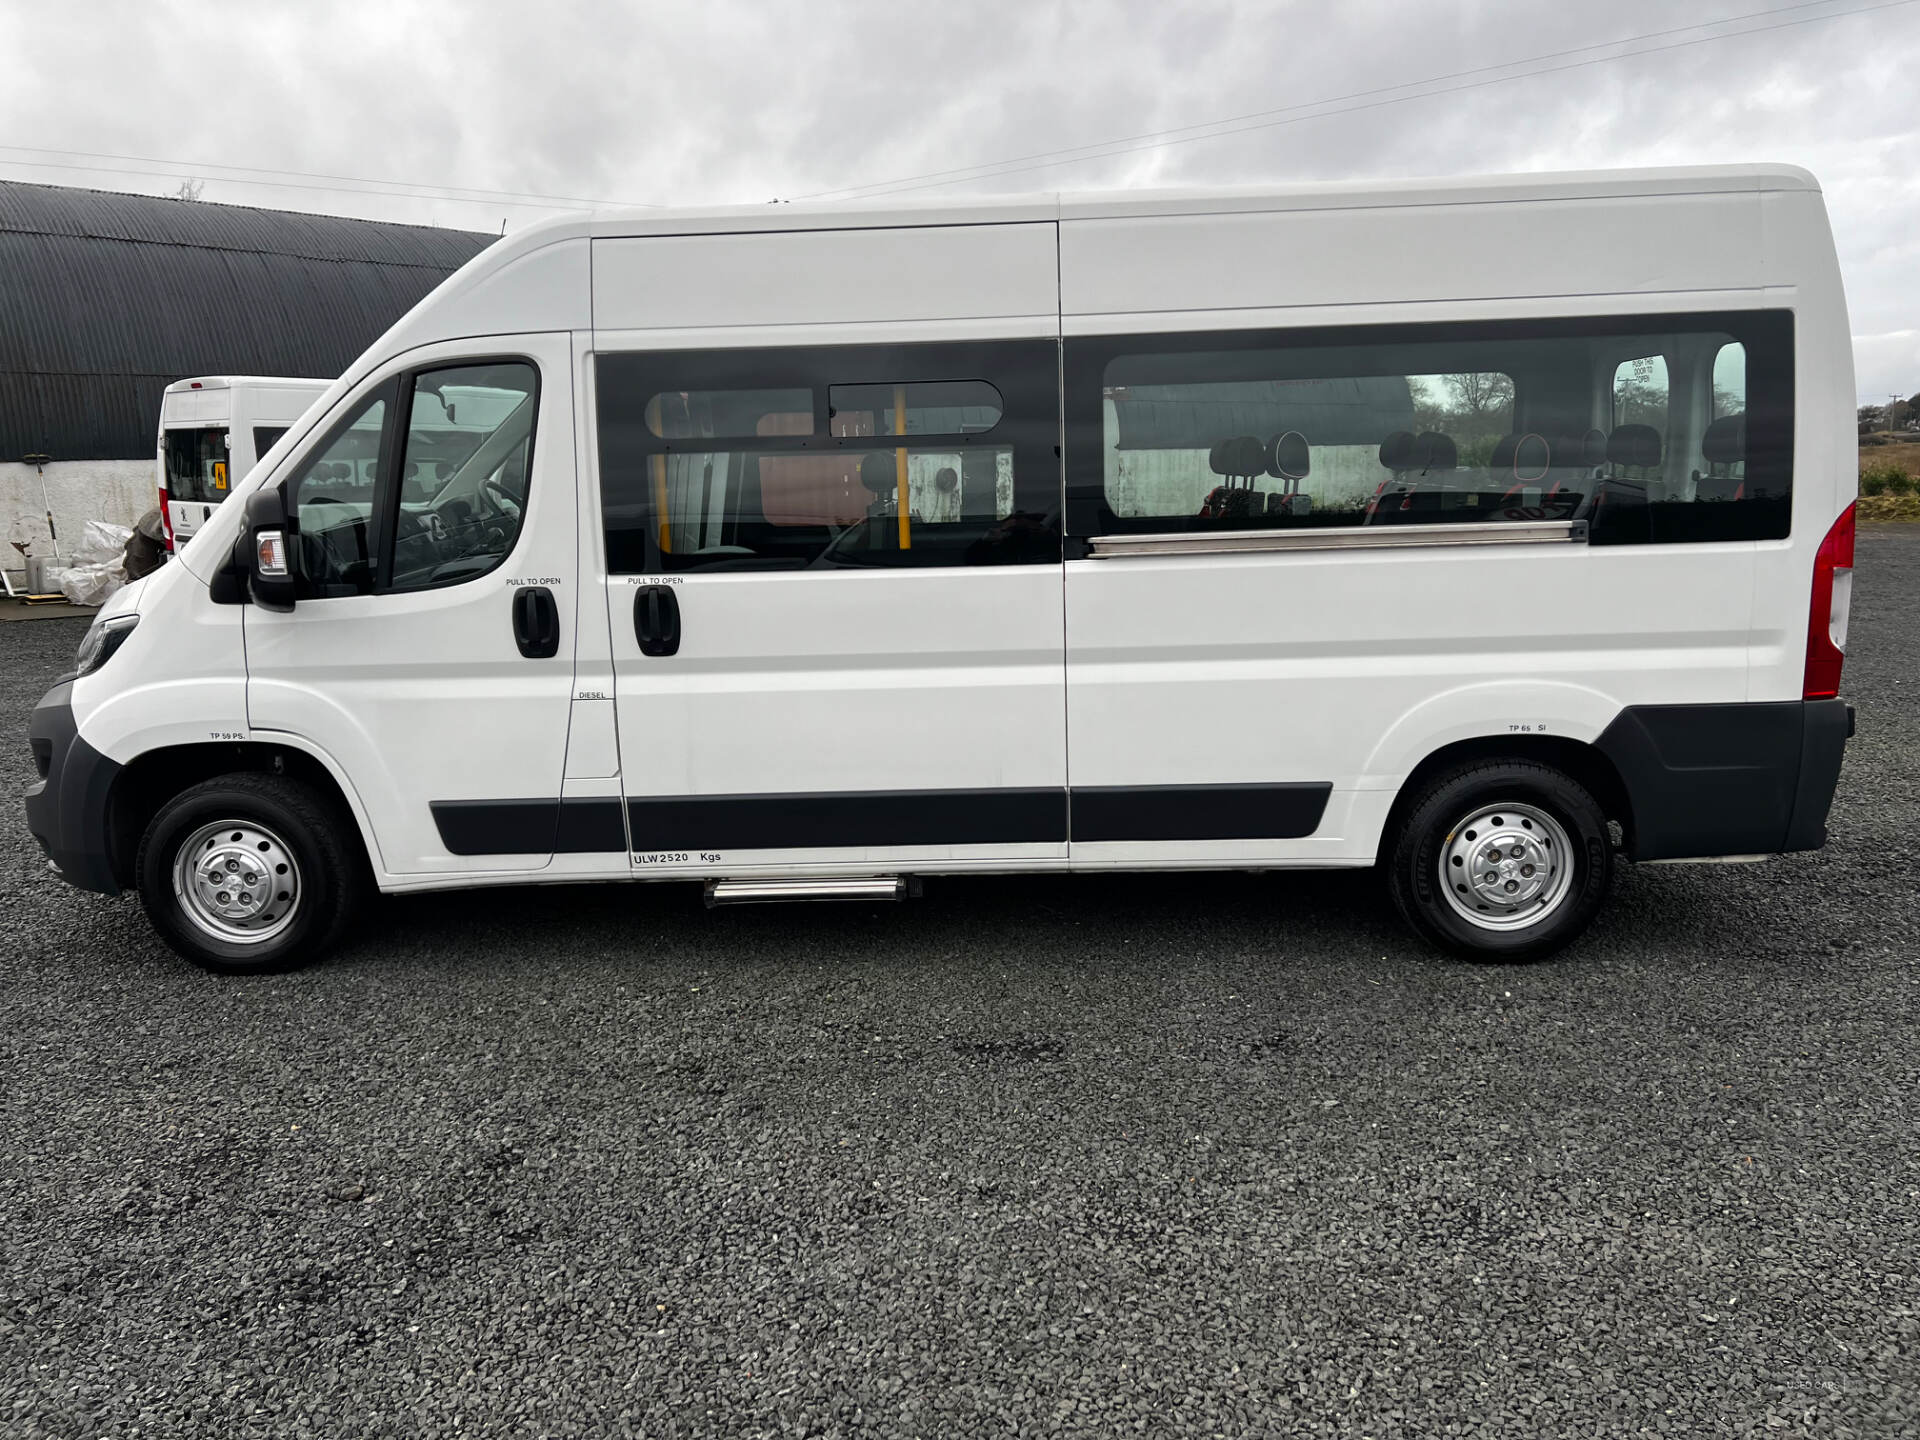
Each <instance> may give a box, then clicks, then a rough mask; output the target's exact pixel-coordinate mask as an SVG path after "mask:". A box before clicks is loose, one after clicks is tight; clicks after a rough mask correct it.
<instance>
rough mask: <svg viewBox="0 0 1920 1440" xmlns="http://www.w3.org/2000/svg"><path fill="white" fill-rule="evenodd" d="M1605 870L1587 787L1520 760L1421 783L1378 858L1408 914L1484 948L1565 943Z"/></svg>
mask: <svg viewBox="0 0 1920 1440" xmlns="http://www.w3.org/2000/svg"><path fill="white" fill-rule="evenodd" d="M1612 873H1613V845H1612V840H1611V838H1610V836H1609V835H1608V833H1607V817H1606V815H1605V813H1604V812H1603V811H1602V810H1601V809H1600V806H1599V805H1598V803H1596V802H1595V800H1594V798H1593V796H1592V795H1590V794H1588V793H1587V791H1586V789H1585V788H1584V787H1583V786H1581V785H1580V784H1579V783H1578V782H1577V781H1575V780H1573V779H1572V778H1571V777H1569V776H1567V775H1565V774H1562V773H1561V772H1560V771H1558V770H1555V769H1553V768H1552V767H1551V766H1547V765H1537V764H1534V763H1533V762H1532V761H1526V760H1492V761H1479V762H1476V763H1473V764H1469V765H1463V766H1461V767H1460V768H1459V769H1457V770H1453V771H1450V772H1449V773H1447V774H1445V775H1442V776H1440V777H1438V778H1437V779H1435V780H1434V781H1432V782H1431V783H1430V784H1428V785H1426V786H1425V787H1424V788H1423V789H1422V790H1421V791H1420V793H1419V794H1418V795H1416V796H1415V797H1414V799H1413V802H1412V804H1411V805H1410V806H1409V807H1408V810H1407V813H1406V817H1405V819H1404V820H1403V821H1402V822H1401V825H1400V829H1399V832H1398V833H1397V834H1396V835H1395V837H1394V841H1393V847H1392V850H1391V851H1390V853H1389V857H1388V862H1387V878H1388V884H1389V886H1390V887H1391V888H1392V891H1393V899H1394V903H1395V904H1396V905H1397V906H1399V908H1400V913H1401V914H1402V915H1404V916H1405V917H1406V918H1407V921H1408V923H1409V924H1411V925H1412V926H1413V928H1414V929H1415V930H1418V931H1419V932H1420V934H1421V935H1423V936H1425V937H1426V938H1427V939H1428V940H1430V941H1432V942H1433V943H1434V944H1436V945H1438V946H1440V947H1441V948H1442V949H1445V950H1449V951H1451V952H1453V953H1454V954H1456V955H1463V956H1466V957H1468V958H1470V959H1482V960H1537V959H1540V958H1541V957H1543V956H1546V955H1551V954H1553V953H1554V951H1556V950H1559V949H1560V948H1561V947H1562V946H1565V945H1567V944H1570V943H1571V942H1572V941H1573V940H1574V939H1575V938H1577V937H1578V936H1579V934H1580V932H1581V931H1583V930H1585V929H1586V928H1587V925H1588V924H1589V923H1590V922H1591V921H1592V919H1593V917H1594V915H1595V913H1596V912H1597V911H1598V910H1599V909H1600V904H1601V901H1603V900H1604V899H1605V898H1606V894H1607V885H1608V883H1609V881H1610V880H1611V878H1612Z"/></svg>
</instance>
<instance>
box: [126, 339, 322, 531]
mask: <svg viewBox="0 0 1920 1440" xmlns="http://www.w3.org/2000/svg"><path fill="white" fill-rule="evenodd" d="M332 383H333V382H332V381H331V380H298V379H288V378H285V377H282V376H269V375H201V376H199V377H197V378H194V379H189V380H176V381H174V382H173V383H172V384H171V385H169V386H167V388H166V392H165V393H164V394H163V395H162V396H161V397H160V439H159V443H158V445H157V446H156V452H157V453H156V460H155V465H156V468H157V470H158V480H159V489H160V523H161V525H162V526H164V527H165V530H166V535H167V549H169V550H178V549H179V548H180V547H181V546H182V545H184V544H186V543H187V541H189V540H191V539H192V538H193V532H194V531H196V530H198V529H199V528H200V526H201V525H202V524H204V523H205V522H206V521H207V520H208V519H210V518H211V517H212V515H213V507H214V506H216V505H218V504H220V503H221V502H222V501H224V500H225V499H226V498H227V496H228V495H230V494H232V493H233V487H234V486H235V485H236V484H237V483H238V482H239V481H240V480H241V479H243V478H244V477H245V476H246V474H247V472H248V471H249V470H251V469H253V467H254V463H255V462H256V461H257V460H259V458H260V457H261V456H262V455H264V454H266V453H267V451H269V450H271V449H272V448H273V442H274V441H276V440H278V439H279V438H280V437H281V436H282V435H284V434H286V433H287V427H288V426H290V425H292V424H293V422H294V421H296V420H298V419H299V418H300V417H301V416H302V415H304V414H305V413H306V411H307V407H308V406H309V405H311V404H313V402H314V401H316V400H318V399H319V398H320V397H321V396H322V395H324V394H326V391H327V387H328V386H329V385H331V384H332Z"/></svg>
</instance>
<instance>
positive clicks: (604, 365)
mask: <svg viewBox="0 0 1920 1440" xmlns="http://www.w3.org/2000/svg"><path fill="white" fill-rule="evenodd" d="M1056 357H1057V350H1056V348H1055V345H1054V343H1053V342H1051V341H1044V340H1043V341H1007V342H967V343H962V344H949V345H887V346H836V347H820V348H796V349H782V350H765V351H707V352H686V351H681V352H663V353H659V354H654V353H614V354H605V355H599V356H596V357H595V381H596V394H597V402H596V403H597V409H598V415H597V427H598V434H599V441H600V485H601V507H602V515H603V519H604V522H605V528H606V543H607V564H608V567H609V569H610V571H611V573H614V574H634V573H642V572H652V571H656V570H665V571H674V570H769V569H776V570H790V569H818V570H822V571H827V570H832V571H841V572H859V571H864V570H876V569H903V568H928V567H939V566H955V565H1006V564H1030V563H1037V562H1057V561H1058V560H1059V558H1060V541H1059V519H1060V478H1059V477H1060V470H1059V459H1058V449H1057V446H1058V398H1057V397H1058V371H1057V364H1058V361H1057V358H1056Z"/></svg>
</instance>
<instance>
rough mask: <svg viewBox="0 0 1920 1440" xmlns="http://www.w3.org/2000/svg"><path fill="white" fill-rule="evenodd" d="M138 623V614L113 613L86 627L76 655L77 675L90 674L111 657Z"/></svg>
mask: <svg viewBox="0 0 1920 1440" xmlns="http://www.w3.org/2000/svg"><path fill="white" fill-rule="evenodd" d="M139 623H140V617H139V616H138V615H115V616H114V617H113V618H112V619H110V620H96V621H94V622H93V624H91V625H89V626H88V627H87V633H86V636H85V637H84V638H83V639H82V640H81V641H80V653H79V656H78V657H77V659H78V663H79V669H78V671H77V672H76V673H77V674H78V675H91V674H93V672H94V671H96V670H98V669H99V668H100V667H101V666H102V665H104V664H106V663H107V661H109V660H111V659H112V658H113V652H114V651H116V650H118V649H119V648H120V647H121V646H122V645H124V644H125V643H126V639H127V637H128V636H129V635H131V634H132V633H133V627H134V626H136V625H138V624H139Z"/></svg>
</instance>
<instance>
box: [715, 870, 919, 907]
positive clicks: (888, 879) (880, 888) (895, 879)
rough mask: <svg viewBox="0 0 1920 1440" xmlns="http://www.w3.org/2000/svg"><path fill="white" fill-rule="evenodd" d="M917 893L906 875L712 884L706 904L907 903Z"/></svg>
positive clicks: (803, 878) (799, 878)
mask: <svg viewBox="0 0 1920 1440" xmlns="http://www.w3.org/2000/svg"><path fill="white" fill-rule="evenodd" d="M918 889H919V887H918V886H917V885H913V884H911V883H910V881H909V879H908V877H907V876H905V875H854V876H825V875H823V876H819V877H817V878H808V877H804V876H796V877H792V878H778V877H776V878H769V879H765V880H756V879H746V880H709V881H707V904H708V905H709V906H714V905H749V904H753V903H756V902H766V901H772V900H904V899H906V898H907V896H908V895H910V894H913V893H916V892H917V891H918Z"/></svg>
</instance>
